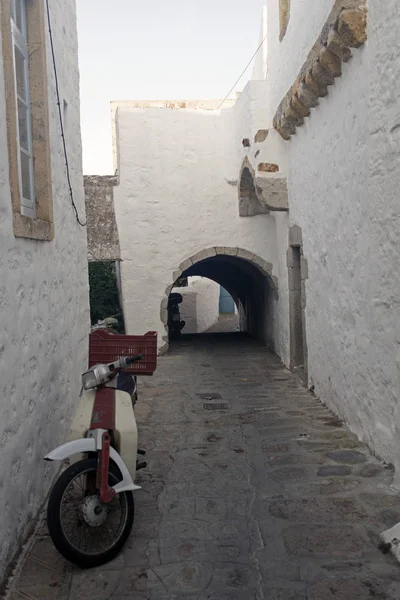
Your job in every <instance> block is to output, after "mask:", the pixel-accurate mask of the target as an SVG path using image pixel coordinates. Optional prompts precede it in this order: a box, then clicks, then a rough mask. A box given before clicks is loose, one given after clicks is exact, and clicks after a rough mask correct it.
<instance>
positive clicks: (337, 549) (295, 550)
mask: <svg viewBox="0 0 400 600" xmlns="http://www.w3.org/2000/svg"><path fill="white" fill-rule="evenodd" d="M284 538H285V545H286V548H287V550H288V551H289V553H290V554H294V555H297V556H313V557H315V556H320V557H328V558H343V559H345V558H347V557H356V556H361V555H362V551H363V549H364V546H365V541H364V539H363V538H362V537H361V535H360V534H358V533H356V531H355V530H354V529H353V528H352V527H351V526H350V525H348V524H347V525H346V526H336V527H325V526H322V525H321V526H320V525H294V526H292V527H289V528H288V529H286V531H285V532H284Z"/></svg>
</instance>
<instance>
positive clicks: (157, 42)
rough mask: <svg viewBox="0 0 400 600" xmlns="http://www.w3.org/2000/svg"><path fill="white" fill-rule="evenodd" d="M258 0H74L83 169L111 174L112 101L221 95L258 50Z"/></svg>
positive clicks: (249, 72) (241, 83)
mask: <svg viewBox="0 0 400 600" xmlns="http://www.w3.org/2000/svg"><path fill="white" fill-rule="evenodd" d="M264 3H265V0H201V1H199V0H169V1H168V2H166V1H165V0H147V2H146V1H144V2H143V1H142V2H138V1H137V0H112V1H110V0H77V8H78V37H79V65H80V81H81V83H80V93H81V126H82V139H83V170H84V173H85V174H86V175H107V174H113V162H112V145H111V119H110V102H111V101H112V100H160V99H170V100H189V99H206V98H224V97H225V96H226V94H227V93H228V92H229V89H230V88H231V87H232V85H233V84H234V82H235V80H236V79H237V78H238V77H239V75H240V73H241V72H242V70H243V69H244V68H245V66H246V64H247V63H248V61H249V60H250V58H251V56H252V55H253V53H254V52H255V50H256V48H257V45H258V42H259V34H260V27H261V14H262V7H263V5H264ZM250 76H251V67H250V68H249V70H248V71H247V73H246V74H245V76H244V77H243V79H242V80H241V82H240V83H239V84H238V86H237V87H236V90H237V91H240V90H242V89H243V87H244V85H245V84H246V82H247V80H248V79H249V77H250Z"/></svg>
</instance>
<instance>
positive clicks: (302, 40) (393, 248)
mask: <svg viewBox="0 0 400 600" xmlns="http://www.w3.org/2000/svg"><path fill="white" fill-rule="evenodd" d="M333 4H334V2H333V1H332V0H329V1H327V0H324V1H318V2H311V1H309V2H303V3H302V2H292V3H291V16H290V21H289V26H288V30H287V33H286V36H285V38H284V40H283V41H282V42H281V43H280V42H279V13H278V5H279V2H278V0H269V2H268V30H269V37H268V64H269V76H268V81H269V83H268V98H269V103H268V102H267V104H269V111H270V113H269V114H270V118H272V116H273V114H274V113H275V110H276V108H277V105H278V104H279V102H280V101H281V99H282V98H283V96H284V94H285V93H286V92H287V90H288V89H289V88H290V86H291V85H292V84H293V82H294V80H295V77H296V75H297V74H298V72H299V70H300V68H301V66H302V64H303V63H304V61H305V58H306V56H307V54H308V52H309V50H310V49H311V48H312V46H313V44H314V43H315V41H316V39H317V37H318V34H319V33H320V31H321V29H322V26H323V24H324V22H325V20H326V18H327V16H328V14H329V12H330V10H331V9H332V6H333ZM382 7H383V5H382V3H379V2H377V0H372V1H371V2H369V14H368V20H369V26H368V41H367V43H366V44H365V46H363V48H361V49H360V50H354V51H353V58H352V59H351V60H350V62H349V63H348V64H343V65H342V69H343V74H342V76H341V77H340V78H338V79H336V80H335V84H334V86H332V87H330V88H329V94H328V96H327V97H326V98H324V99H321V100H320V103H319V106H318V107H316V108H315V109H312V111H311V116H310V117H309V118H307V119H305V124H304V125H303V126H302V127H300V128H298V129H297V131H296V135H295V136H293V137H292V138H291V140H290V141H289V142H285V143H284V146H285V150H286V153H287V160H288V167H287V169H288V171H287V174H288V183H289V214H290V224H291V225H292V224H296V225H299V226H300V227H301V228H302V231H303V244H304V255H305V257H306V258H307V260H308V271H309V279H308V281H307V283H306V298H307V307H306V321H307V342H308V366H309V376H310V384H311V383H312V384H314V386H315V392H316V394H317V395H318V396H319V397H320V398H321V399H322V400H323V401H324V402H327V403H328V405H329V406H330V407H332V408H333V409H334V410H335V412H336V413H337V414H339V415H340V416H341V417H343V418H344V419H345V420H346V422H347V423H348V424H349V425H350V427H351V429H352V430H353V431H354V432H355V433H356V434H357V435H358V436H359V437H360V438H361V439H363V440H364V441H366V442H367V443H368V444H369V445H370V447H371V448H372V449H373V450H374V451H375V452H376V453H377V454H378V455H379V456H381V457H383V458H385V459H386V460H387V461H394V462H395V463H396V462H397V463H398V464H397V467H398V469H399V468H400V459H396V456H398V455H399V456H400V454H399V451H398V447H399V445H400V443H399V434H400V431H397V430H396V428H395V418H394V417H395V414H396V409H397V407H398V405H399V392H398V381H397V369H396V355H397V353H398V347H399V343H400V309H399V302H398V298H399V290H400V274H399V273H400V272H399V269H398V264H397V263H398V256H399V254H400V241H399V233H398V232H399V231H400V204H399V201H398V193H397V190H398V189H399V186H400V170H399V168H398V164H399V163H398V157H399V152H400V137H399V135H398V133H397V132H398V131H400V129H399V124H400V119H399V110H398V97H399V92H400V84H399V70H400V60H399V58H398V56H397V54H396V51H395V47H396V35H397V33H396V32H397V31H398V29H399V26H400V14H399V11H398V10H397V4H396V3H395V2H394V0H393V1H392V2H389V3H386V4H385V6H384V8H382ZM282 234H283V232H282ZM399 481H400V479H399Z"/></svg>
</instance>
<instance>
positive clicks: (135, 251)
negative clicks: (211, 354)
mask: <svg viewBox="0 0 400 600" xmlns="http://www.w3.org/2000/svg"><path fill="white" fill-rule="evenodd" d="M261 92H262V90H258V91H257V87H255V86H253V87H252V89H251V93H252V94H253V93H254V94H256V95H257V93H259V94H261ZM256 100H258V101H260V95H259V96H258V98H257V97H256ZM239 118H240V117H239ZM243 118H247V116H246V112H245V111H244V117H243ZM116 119H117V123H116V129H117V139H118V156H119V180H120V181H119V186H117V187H116V188H115V193H114V204H115V211H116V219H117V225H118V231H119V237H120V245H121V258H122V264H121V273H122V296H123V303H124V314H125V322H126V325H127V330H128V332H130V333H131V332H132V333H137V334H141V333H144V332H146V331H147V330H150V329H157V331H158V333H159V343H160V345H163V343H164V342H163V340H162V338H163V337H165V328H164V325H163V324H162V322H161V319H160V303H161V301H162V300H163V298H164V297H165V291H166V287H167V286H168V285H170V284H171V283H172V280H173V278H172V275H173V273H174V272H175V271H176V269H177V268H178V267H179V265H180V263H181V262H182V261H184V260H185V259H187V258H189V257H191V256H193V255H194V254H196V253H197V252H199V251H201V250H203V249H205V248H210V247H214V246H228V247H232V246H235V247H239V248H242V249H244V250H248V251H249V252H251V253H254V254H256V255H257V256H259V257H261V258H263V259H264V260H266V261H267V262H270V263H272V265H273V266H274V271H273V274H274V275H277V276H278V278H279V276H280V272H279V271H280V269H281V265H280V255H281V254H282V252H281V251H280V250H278V243H277V238H276V219H275V217H274V216H273V215H258V216H256V217H253V218H248V219H243V218H241V217H239V212H238V189H237V179H238V177H239V169H240V162H241V161H240V157H239V155H238V152H237V146H238V144H240V145H241V138H240V139H238V133H237V128H236V126H235V112H234V110H233V109H229V108H228V109H227V110H223V111H222V112H221V111H218V110H213V111H210V110H208V111H207V110H191V109H176V110H174V109H168V108H146V109H143V108H130V107H121V108H119V109H118V110H117V114H116ZM260 127H262V124H256V123H255V121H254V119H252V120H251V123H250V128H253V129H255V130H257V128H260ZM253 133H255V131H254V132H253ZM144 141H145V143H144ZM232 178H235V179H233V181H232ZM275 265H277V267H275ZM275 269H277V271H275ZM282 275H283V277H282V279H279V286H280V288H279V302H278V303H277V311H278V313H277V314H279V315H280V316H279V321H280V322H281V323H282V327H281V328H280V330H279V332H278V333H277V340H276V349H277V352H278V353H279V354H280V355H281V356H282V355H283V356H285V355H286V353H287V341H288V326H287V321H288V318H287V314H288V306H287V303H285V297H287V291H285V288H286V289H287V271H286V269H285V272H284V273H283V274H282ZM281 298H282V301H281Z"/></svg>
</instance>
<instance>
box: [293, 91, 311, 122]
mask: <svg viewBox="0 0 400 600" xmlns="http://www.w3.org/2000/svg"><path fill="white" fill-rule="evenodd" d="M290 105H291V107H292V108H293V110H294V111H295V112H296V113H297V114H298V115H300V116H301V117H303V118H304V117H309V116H310V109H309V108H308V107H307V106H304V104H302V103H301V102H300V100H299V96H298V94H297V92H296V93H294V94H293V96H292V97H291V100H290Z"/></svg>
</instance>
